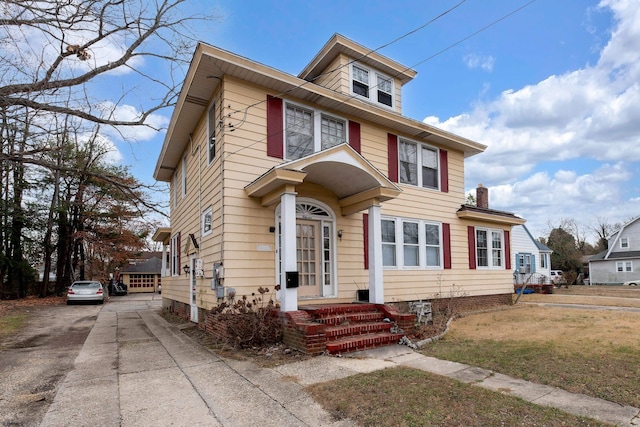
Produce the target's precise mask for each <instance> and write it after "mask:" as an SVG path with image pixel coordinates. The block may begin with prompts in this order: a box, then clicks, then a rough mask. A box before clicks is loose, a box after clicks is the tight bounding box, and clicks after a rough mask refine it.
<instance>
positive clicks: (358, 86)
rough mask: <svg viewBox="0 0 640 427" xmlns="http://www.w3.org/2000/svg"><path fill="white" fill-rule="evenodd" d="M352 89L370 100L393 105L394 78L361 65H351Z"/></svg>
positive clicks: (389, 105)
mask: <svg viewBox="0 0 640 427" xmlns="http://www.w3.org/2000/svg"><path fill="white" fill-rule="evenodd" d="M351 91H352V92H353V94H354V95H357V96H359V97H363V98H366V99H368V100H369V101H372V102H375V103H378V104H382V105H385V106H387V107H393V79H391V78H390V77H387V76H385V75H383V74H380V73H378V72H376V71H372V70H369V69H367V68H365V67H363V66H361V65H355V64H354V65H352V66H351Z"/></svg>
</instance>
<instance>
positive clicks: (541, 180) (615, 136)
mask: <svg viewBox="0 0 640 427" xmlns="http://www.w3.org/2000/svg"><path fill="white" fill-rule="evenodd" d="M599 8H608V9H611V11H612V12H613V16H614V18H615V19H614V27H613V28H612V30H611V35H610V39H609V41H608V43H606V45H605V46H604V47H603V48H602V49H601V51H600V57H599V60H598V62H597V64H596V65H587V66H585V67H583V68H581V69H577V70H573V71H568V72H566V73H564V74H558V75H551V76H549V77H548V78H546V79H544V80H542V81H540V82H539V83H537V84H531V85H528V86H525V87H522V88H519V89H518V88H514V89H510V90H506V91H504V92H503V93H501V94H500V95H499V96H498V97H497V98H495V99H493V100H490V101H487V102H482V101H478V103H477V104H476V105H475V106H474V109H473V111H470V112H467V113H464V114H461V115H458V116H455V117H451V118H448V119H446V120H443V121H441V120H440V119H439V118H437V117H432V116H431V117H427V118H425V119H424V122H425V123H428V124H431V125H435V126H438V127H441V128H443V129H445V130H448V131H451V132H453V133H456V134H460V135H462V136H465V137H467V138H470V139H472V140H475V141H478V142H480V143H483V144H485V145H487V150H486V151H485V153H483V154H480V155H477V156H474V157H472V158H470V159H468V160H467V161H466V164H465V176H466V186H467V188H475V186H476V185H477V183H479V182H482V183H483V184H484V185H485V186H487V187H489V188H490V197H491V203H492V207H493V208H496V209H502V210H507V211H511V212H515V213H518V214H520V215H521V216H523V217H525V218H526V219H527V220H528V221H529V222H531V223H532V224H533V228H534V229H537V230H539V231H540V230H542V229H543V228H544V225H545V224H546V223H547V222H549V221H553V220H558V219H560V218H567V217H574V218H578V217H579V218H582V219H583V221H584V223H585V224H587V223H589V222H593V218H594V217H595V215H604V216H607V217H609V218H610V219H611V220H612V221H613V222H615V221H619V220H624V219H626V218H628V217H631V216H637V215H638V213H640V206H639V205H640V203H639V202H638V201H637V198H633V197H627V196H625V187H629V183H630V182H633V181H634V175H633V174H634V173H635V174H636V176H635V180H637V179H638V176H637V174H640V167H638V166H637V164H634V163H633V162H639V161H640V119H638V118H639V117H640V2H637V1H635V0H602V1H601V2H600V4H599ZM465 61H466V63H467V65H468V66H469V67H471V68H473V67H478V66H480V65H479V64H481V58H480V57H477V56H476V57H474V56H473V55H468V56H467V57H465ZM566 161H569V162H570V163H567V164H566V165H565V163H564V162H566ZM589 169H591V170H589ZM634 200H635V201H634Z"/></svg>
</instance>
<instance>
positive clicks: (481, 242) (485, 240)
mask: <svg viewBox="0 0 640 427" xmlns="http://www.w3.org/2000/svg"><path fill="white" fill-rule="evenodd" d="M503 239H504V233H503V231H502V230H493V229H480V228H479V229H476V262H477V266H478V267H485V268H500V267H502V266H503V265H504V244H503Z"/></svg>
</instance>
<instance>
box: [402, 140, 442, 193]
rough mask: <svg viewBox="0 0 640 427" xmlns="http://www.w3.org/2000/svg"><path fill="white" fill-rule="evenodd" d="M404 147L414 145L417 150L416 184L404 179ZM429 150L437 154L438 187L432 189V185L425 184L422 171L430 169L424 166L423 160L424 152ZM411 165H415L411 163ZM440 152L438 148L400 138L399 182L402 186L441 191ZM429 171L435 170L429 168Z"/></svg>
mask: <svg viewBox="0 0 640 427" xmlns="http://www.w3.org/2000/svg"><path fill="white" fill-rule="evenodd" d="M403 145H413V146H415V148H416V159H415V160H416V163H415V165H416V171H415V172H416V182H415V183H414V182H411V181H410V180H408V179H406V178H404V177H403V175H402V172H403V167H402V163H403V150H402V147H403ZM423 149H424V150H429V151H433V152H434V154H435V160H436V167H435V178H436V185H435V187H432V186H430V185H428V186H426V185H425V184H424V182H423V179H422V169H423V168H424V167H428V166H424V165H423V158H422V150H423ZM405 163H409V162H405ZM411 164H414V163H412V162H411ZM440 167H441V165H440V150H439V149H438V148H436V147H433V146H431V145H428V144H423V143H421V142H417V141H413V140H410V139H407V138H400V139H399V141H398V181H399V182H400V183H401V184H405V185H413V186H415V187H420V188H426V189H428V190H437V191H439V190H440ZM429 169H433V168H429Z"/></svg>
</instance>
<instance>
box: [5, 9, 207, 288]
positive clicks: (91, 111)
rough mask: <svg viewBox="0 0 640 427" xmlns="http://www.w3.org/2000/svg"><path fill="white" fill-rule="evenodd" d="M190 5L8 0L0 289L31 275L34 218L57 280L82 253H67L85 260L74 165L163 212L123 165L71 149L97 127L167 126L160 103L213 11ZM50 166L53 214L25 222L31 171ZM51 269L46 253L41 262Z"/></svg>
mask: <svg viewBox="0 0 640 427" xmlns="http://www.w3.org/2000/svg"><path fill="white" fill-rule="evenodd" d="M188 3H189V2H188V1H187V0H157V1H155V2H149V1H147V0H83V1H80V0H39V1H35V0H5V1H3V2H2V5H0V9H1V10H2V13H1V14H0V15H1V17H0V138H1V139H2V148H1V149H0V165H1V166H2V167H1V170H0V181H1V183H2V186H1V189H0V195H1V196H2V197H1V198H0V202H2V205H1V212H0V215H1V219H2V226H3V229H2V231H1V233H2V234H1V237H2V239H1V240H2V242H0V244H1V246H2V252H1V253H0V294H2V295H5V296H6V295H7V294H6V291H7V290H8V291H10V292H12V293H13V292H15V290H16V289H18V291H17V293H18V294H19V295H18V296H23V295H24V291H25V289H26V288H25V281H27V280H32V279H29V278H27V276H28V274H27V273H29V269H30V267H29V265H28V262H26V260H25V257H24V254H23V247H24V239H25V236H27V235H29V233H30V232H33V231H34V230H33V228H35V227H41V230H39V231H38V233H40V235H42V236H43V238H44V243H45V245H44V249H43V251H42V252H43V253H42V255H43V256H44V257H46V258H47V259H48V260H50V259H51V257H52V256H54V252H55V256H56V257H57V259H58V265H57V268H56V271H57V273H58V278H69V277H71V270H72V267H73V266H71V265H69V263H68V262H67V261H64V260H69V259H70V258H72V259H73V257H74V256H75V257H76V258H78V259H76V260H74V261H73V262H72V263H73V264H75V265H76V266H78V265H80V266H82V265H84V264H83V262H82V260H81V259H79V258H82V257H83V251H84V250H85V248H86V245H82V244H80V245H79V244H78V240H77V239H76V237H78V236H81V235H82V230H80V232H78V231H77V230H76V226H77V225H78V224H80V225H81V226H82V224H83V222H82V221H80V222H78V221H77V219H78V218H81V217H82V215H81V213H82V212H83V209H84V207H83V206H78V203H85V202H86V201H87V200H89V199H88V198H85V197H83V196H84V194H83V193H82V191H80V193H78V192H75V191H70V189H71V188H73V187H72V186H71V187H70V186H69V184H70V181H69V180H72V177H73V176H74V174H77V175H79V176H81V177H83V179H84V181H83V182H85V183H90V184H91V185H92V186H94V187H93V188H96V187H95V186H96V183H97V182H100V183H101V184H100V185H105V186H107V185H108V186H110V187H109V188H111V189H114V190H113V192H112V193H110V194H109V197H112V198H113V197H116V193H117V195H118V197H119V196H123V197H125V196H126V197H128V198H130V200H133V201H135V204H136V205H139V207H138V208H133V209H134V210H137V211H138V213H139V214H142V213H143V212H144V211H146V210H148V209H153V210H156V211H161V209H158V208H156V207H155V206H153V203H150V202H149V201H148V198H147V197H144V196H142V194H144V192H142V191H141V187H142V185H141V184H140V183H139V182H138V181H137V180H131V179H129V177H128V176H127V174H126V173H123V172H125V171H122V170H112V169H109V168H105V167H101V168H94V167H91V165H89V166H87V165H83V168H84V169H83V168H79V167H78V165H74V164H73V163H70V162H69V159H68V158H67V157H65V156H66V155H67V154H68V151H69V146H68V141H70V140H72V139H74V140H82V139H83V138H84V141H85V142H84V143H87V141H89V140H90V139H91V138H95V135H94V132H95V129H96V125H99V126H100V125H101V126H103V127H102V128H101V129H104V128H105V127H106V126H109V127H112V129H115V130H116V131H117V132H120V135H121V136H123V135H124V134H125V132H124V129H125V128H126V127H132V126H138V127H146V128H150V129H154V130H159V129H160V128H161V127H162V126H163V124H162V123H164V122H159V121H157V120H154V119H155V118H156V117H157V116H156V114H155V113H157V112H159V111H160V110H161V109H163V108H166V107H170V106H172V105H173V104H174V103H175V100H176V98H177V96H178V86H179V84H180V81H181V80H182V75H183V74H184V69H185V68H186V66H187V65H188V62H189V59H190V55H191V52H192V50H193V49H192V46H193V45H194V44H195V37H193V36H192V34H191V31H190V28H191V27H192V25H194V24H195V23H196V22H197V21H201V20H202V21H209V20H211V19H212V17H210V16H206V15H203V14H189V13H187V12H188V11H187V10H186V7H187V6H188ZM123 76H135V77H136V78H137V79H136V80H137V82H138V83H136V86H135V87H133V86H125V85H123V81H124V80H123ZM176 76H179V77H180V78H179V79H176ZM105 88H108V89H107V90H105ZM61 123H64V126H60V124H61ZM71 132H73V133H74V135H71ZM83 134H89V135H90V136H84V137H83ZM91 135H93V136H91ZM43 176H48V177H49V178H50V179H49V185H51V192H50V194H51V199H50V200H51V202H50V204H49V207H48V209H49V210H50V211H49V213H48V215H44V216H43V218H47V219H46V220H45V221H42V222H43V223H44V224H42V225H38V224H33V223H32V222H30V221H26V216H27V214H28V212H27V210H26V209H25V204H26V203H27V202H26V200H28V199H30V198H31V199H32V198H33V194H30V193H29V192H30V191H32V190H31V186H32V184H33V182H34V180H38V179H39V180H40V181H39V182H41V183H42V182H46V180H43V179H42V177H43ZM64 180H67V181H66V182H65V181H64ZM77 188H80V190H82V189H83V187H82V186H80V187H77ZM77 188H76V189H77ZM122 203H125V204H126V202H122ZM64 206H72V210H71V213H72V214H71V216H69V215H63V214H61V213H64V212H66V211H64V209H62V210H61V207H64ZM74 209H75V210H74ZM74 215H75V216H74ZM78 215H80V216H78ZM38 233H31V234H38ZM72 233H79V234H74V235H72ZM56 234H57V236H56ZM69 239H71V240H69ZM71 241H72V242H71ZM70 243H71V246H70ZM63 262H64V263H66V264H62V263H63ZM25 264H26V266H25ZM27 267H28V268H27ZM52 269H53V268H52V266H51V264H50V261H49V266H48V267H47V268H46V270H52ZM47 273H48V271H47ZM46 276H47V279H48V274H47V275H46ZM45 280H46V279H45ZM65 280H67V279H65ZM10 283H13V284H12V285H11V286H8V287H7V285H8V284H10ZM40 293H41V294H43V293H46V287H43V289H41V292H40ZM2 295H0V296H2ZM11 296H13V295H11Z"/></svg>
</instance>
